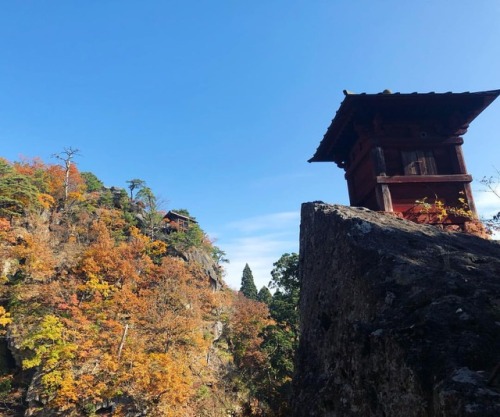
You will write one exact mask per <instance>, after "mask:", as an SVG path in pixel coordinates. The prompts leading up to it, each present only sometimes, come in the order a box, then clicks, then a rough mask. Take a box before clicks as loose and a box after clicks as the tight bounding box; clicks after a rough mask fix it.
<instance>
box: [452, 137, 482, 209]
mask: <svg viewBox="0 0 500 417" xmlns="http://www.w3.org/2000/svg"><path fill="white" fill-rule="evenodd" d="M455 152H456V155H457V162H458V169H459V174H467V167H466V165H465V158H464V154H463V152H462V146H461V145H455ZM464 193H465V199H466V200H467V204H468V205H469V209H470V211H472V214H473V215H475V216H477V211H476V204H475V203H474V196H473V195H472V188H471V186H470V184H469V183H464Z"/></svg>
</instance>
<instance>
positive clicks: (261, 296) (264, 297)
mask: <svg viewBox="0 0 500 417" xmlns="http://www.w3.org/2000/svg"><path fill="white" fill-rule="evenodd" d="M257 300H259V301H260V302H261V303H265V304H267V305H270V304H271V302H272V301H273V295H272V294H271V291H269V289H268V288H267V287H266V286H265V285H264V286H263V287H262V288H261V289H260V290H259V293H258V294H257Z"/></svg>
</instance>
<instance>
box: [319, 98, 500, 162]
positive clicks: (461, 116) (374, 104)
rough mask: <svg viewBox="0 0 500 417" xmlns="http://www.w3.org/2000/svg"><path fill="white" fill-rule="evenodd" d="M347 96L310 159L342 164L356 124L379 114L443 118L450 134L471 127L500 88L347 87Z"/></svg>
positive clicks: (388, 118) (394, 117)
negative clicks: (356, 91) (380, 89)
mask: <svg viewBox="0 0 500 417" xmlns="http://www.w3.org/2000/svg"><path fill="white" fill-rule="evenodd" d="M344 95H345V98H344V100H343V101H342V103H341V104H340V107H339V109H338V110H337V113H336V114H335V117H334V118H333V120H332V123H331V124H330V127H329V128H328V130H327V131H326V133H325V135H324V137H323V140H322V141H321V143H320V144H319V146H318V149H317V150H316V153H315V154H314V156H313V157H312V158H311V159H310V160H309V162H326V161H334V162H336V163H337V164H340V163H342V161H343V160H345V158H346V157H347V154H348V152H349V149H350V147H351V146H352V145H353V144H354V142H355V140H356V139H357V134H356V131H355V128H354V123H355V122H356V123H363V122H371V121H372V120H373V118H374V117H375V116H376V115H379V116H381V117H382V119H383V120H384V121H391V120H392V121H394V120H403V121H404V120H406V121H407V120H412V119H413V120H418V119H425V118H426V117H432V118H439V119H440V120H442V121H443V122H444V123H446V129H447V130H448V133H449V134H450V135H453V134H454V133H455V132H458V131H460V130H463V129H467V127H468V125H469V123H470V122H472V121H473V120H474V119H475V118H476V117H477V116H478V115H479V114H480V113H481V112H482V111H483V110H484V109H485V108H486V107H488V106H489V105H490V104H491V103H492V102H493V100H495V99H496V98H497V97H498V95H500V90H491V91H479V92H463V93H452V92H446V93H435V92H434V91H431V92H429V93H417V92H414V93H391V92H390V91H389V90H385V91H384V92H382V93H378V94H367V93H361V94H354V93H352V92H349V91H347V90H344Z"/></svg>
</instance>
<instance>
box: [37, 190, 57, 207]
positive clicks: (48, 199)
mask: <svg viewBox="0 0 500 417" xmlns="http://www.w3.org/2000/svg"><path fill="white" fill-rule="evenodd" d="M38 202H39V203H40V205H41V206H42V207H43V208H45V209H49V208H51V207H54V206H55V204H56V201H55V200H54V197H52V196H51V195H50V194H38Z"/></svg>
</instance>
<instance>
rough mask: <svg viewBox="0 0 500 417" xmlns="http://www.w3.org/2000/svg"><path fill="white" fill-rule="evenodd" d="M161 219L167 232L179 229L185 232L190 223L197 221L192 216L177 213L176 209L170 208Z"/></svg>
mask: <svg viewBox="0 0 500 417" xmlns="http://www.w3.org/2000/svg"><path fill="white" fill-rule="evenodd" d="M163 220H164V221H165V223H166V224H167V232H168V231H174V230H179V231H182V232H185V231H186V230H187V229H188V228H189V225H190V224H191V223H198V222H197V221H196V220H195V219H193V218H192V217H189V216H186V215H185V214H181V213H177V212H176V211H172V210H170V211H169V212H168V213H167V214H165V216H164V217H163Z"/></svg>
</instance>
